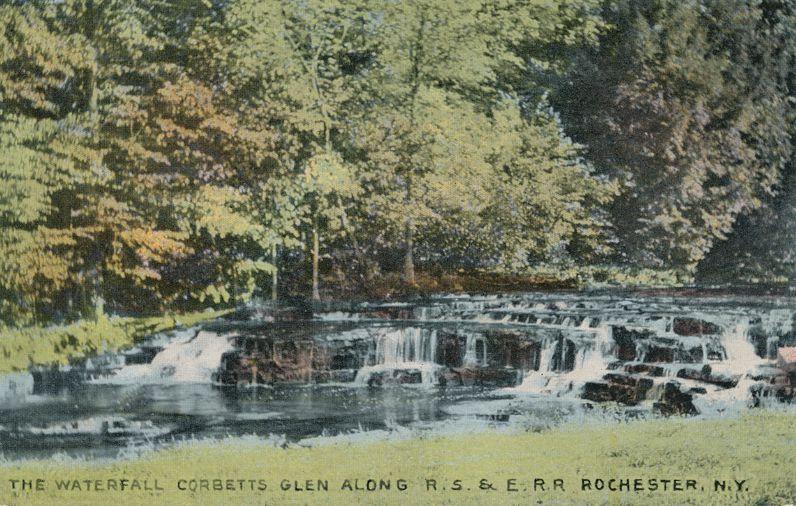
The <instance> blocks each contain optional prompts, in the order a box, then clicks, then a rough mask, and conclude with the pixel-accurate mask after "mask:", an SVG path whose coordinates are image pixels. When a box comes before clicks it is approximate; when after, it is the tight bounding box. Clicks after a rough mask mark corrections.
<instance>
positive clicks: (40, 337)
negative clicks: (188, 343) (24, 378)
mask: <svg viewBox="0 0 796 506" xmlns="http://www.w3.org/2000/svg"><path fill="white" fill-rule="evenodd" d="M226 312H228V311H197V312H194V313H186V314H181V315H174V314H172V315H162V316H153V317H137V318H136V317H126V318H121V317H111V318H100V319H99V320H97V321H90V320H82V321H79V322H76V323H73V324H70V325H59V326H50V327H25V328H0V374H1V373H7V372H14V371H25V370H27V369H28V368H29V367H30V366H32V365H64V364H67V363H69V361H70V360H73V359H77V358H81V357H85V356H91V355H94V354H96V353H102V352H105V351H115V350H119V349H122V348H125V347H129V346H131V345H133V344H134V343H135V342H136V340H137V339H140V338H142V337H145V336H148V335H150V334H153V333H156V332H160V331H163V330H168V329H170V328H174V327H176V326H178V325H184V326H191V325H194V324H196V323H198V322H201V321H204V320H209V319H213V318H217V317H218V316H221V315H223V314H225V313H226Z"/></svg>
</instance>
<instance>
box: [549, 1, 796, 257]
mask: <svg viewBox="0 0 796 506" xmlns="http://www.w3.org/2000/svg"><path fill="white" fill-rule="evenodd" d="M776 9H777V7H775V6H767V5H765V4H764V3H756V2H747V1H744V0H733V1H711V0H702V1H698V2H679V1H669V0H646V1H643V2H627V1H615V2H607V3H606V6H605V9H604V13H605V17H606V20H607V21H608V22H609V23H610V24H611V25H612V29H611V30H609V31H607V32H606V33H605V35H604V36H603V38H602V41H601V45H600V49H599V51H598V52H596V53H592V52H591V51H586V54H585V55H583V56H582V60H581V61H580V62H579V63H580V65H579V66H578V67H577V68H576V70H575V72H574V73H573V76H572V77H573V83H574V84H572V85H567V86H565V87H564V89H563V92H562V94H561V103H562V104H563V107H564V108H565V109H566V110H567V114H566V117H567V122H568V123H569V124H570V125H571V131H572V132H573V134H574V135H575V137H576V138H577V139H578V140H580V141H581V142H584V143H585V144H587V145H588V146H589V147H590V150H589V154H590V156H591V157H592V158H593V159H594V161H595V163H596V164H597V166H598V168H599V169H600V170H601V171H602V172H603V173H605V174H609V175H611V176H612V177H614V178H615V179H616V181H617V182H618V183H619V184H620V188H621V190H620V191H621V193H620V196H619V197H618V198H617V199H615V200H614V205H613V207H612V215H611V218H612V220H613V222H614V224H615V225H616V231H617V235H618V238H619V240H620V242H621V243H622V244H623V245H624V246H625V248H626V256H624V257H623V258H624V260H625V261H628V262H630V263H637V264H641V265H647V266H656V267H668V268H676V269H681V270H683V271H686V272H693V271H694V269H695V268H696V266H697V263H698V262H699V261H700V260H701V259H703V258H704V256H705V255H706V253H707V252H708V251H710V249H711V248H712V247H713V245H714V244H715V243H716V242H718V241H721V240H724V239H726V238H727V235H728V234H729V232H730V231H731V230H732V227H733V225H734V223H735V222H736V220H737V219H738V218H739V216H742V215H745V214H748V213H750V212H752V211H754V210H756V209H758V208H760V207H761V206H763V205H764V204H765V202H766V201H767V200H769V199H770V197H771V195H772V194H773V193H774V192H775V191H776V188H777V185H778V183H779V182H780V180H781V176H782V173H783V170H784V169H785V167H786V166H787V164H788V163H789V160H790V157H791V149H792V148H791V140H790V132H789V124H790V120H789V118H791V117H792V116H791V115H792V112H793V101H792V99H789V98H788V90H787V87H786V84H787V83H786V82H785V80H784V79H783V71H785V72H787V70H786V69H788V68H792V61H793V60H792V54H793V52H792V49H788V48H787V47H786V45H787V44H792V42H790V41H789V40H788V39H787V38H786V37H783V33H782V31H781V25H782V24H783V23H788V22H789V23H792V16H793V12H792V6H791V12H790V14H786V13H785V12H784V11H786V10H787V8H783V9H781V12H780V13H779V17H780V18H781V19H779V20H778V19H777V18H776V17H774V16H773V15H772V14H773V13H774V11H776ZM788 16H790V18H788ZM789 19H790V21H789ZM788 54H790V56H788ZM791 92H792V90H791ZM592 97H594V99H592ZM567 99H569V100H571V101H569V100H567Z"/></svg>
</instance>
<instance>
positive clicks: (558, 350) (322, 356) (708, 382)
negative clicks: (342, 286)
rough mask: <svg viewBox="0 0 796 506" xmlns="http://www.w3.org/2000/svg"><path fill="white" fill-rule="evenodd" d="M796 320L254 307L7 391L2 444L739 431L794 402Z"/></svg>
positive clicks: (526, 297)
mask: <svg viewBox="0 0 796 506" xmlns="http://www.w3.org/2000/svg"><path fill="white" fill-rule="evenodd" d="M795 316H796V309H795V308H794V304H793V300H792V299H790V298H787V297H783V298H774V297H726V296H725V297H709V296H701V297H689V298H684V297H677V296H668V295H663V296H662V295H657V296H642V295H638V294H628V293H622V294H618V293H602V294H594V293H592V294H583V293H528V294H514V295H505V296H440V297H434V298H428V299H421V300H414V301H405V302H390V303H384V302H368V303H358V304H353V303H352V304H334V305H332V304H330V305H328V306H327V307H325V308H323V310H317V308H316V311H309V310H308V309H307V308H303V309H302V308H282V309H280V310H278V311H263V310H262V308H260V307H257V306H252V307H249V308H245V309H244V310H242V311H240V312H238V313H237V314H236V315H235V316H234V317H233V318H232V319H228V320H224V321H216V322H213V323H210V324H206V325H204V326H202V327H197V328H191V329H184V330H181V331H178V332H172V333H168V334H160V335H156V336H152V337H151V338H150V339H147V340H145V341H142V342H141V343H139V344H138V346H136V347H135V348H133V349H130V350H127V351H125V352H123V353H119V354H108V355H103V356H98V357H93V358H90V359H85V360H82V361H80V362H77V363H74V364H72V365H71V366H69V367H65V368H59V369H45V368H36V369H33V370H31V371H30V372H29V373H18V374H16V375H13V376H7V377H5V378H4V379H3V380H2V382H1V383H2V385H0V393H2V396H3V399H4V400H5V404H4V408H2V409H1V410H0V442H1V443H2V444H3V452H4V453H5V454H7V455H11V456H23V455H38V454H47V453H55V452H57V451H60V450H63V451H67V452H73V453H78V454H80V453H86V452H88V453H91V452H92V451H96V452H99V453H107V452H112V451H118V449H119V448H120V447H128V446H130V445H136V444H144V443H146V444H152V443H155V444H161V443H164V444H165V443H166V442H168V441H170V440H174V439H175V438H185V437H221V436H223V435H241V434H257V435H271V434H284V435H286V436H287V437H288V438H294V439H301V438H304V437H316V436H319V435H324V434H339V433H345V432H347V431H348V432H351V431H368V430H376V429H395V428H396V427H414V428H418V427H429V426H433V425H436V426H439V425H440V424H460V425H461V424H464V425H470V426H484V427H487V426H488V427H494V426H495V424H511V423H519V422H522V423H534V424H541V425H545V424H547V422H550V423H560V421H562V420H566V419H570V418H572V417H578V416H590V415H589V413H603V414H605V413H610V414H611V416H618V417H620V418H621V417H631V416H632V417H637V416H671V415H693V416H723V415H724V414H726V413H727V412H728V411H733V410H739V409H747V408H749V407H759V406H765V405H790V403H791V402H792V400H793V397H794V385H796V378H794V364H793V363H792V360H791V358H789V357H791V356H792V355H791V354H790V351H789V350H790V349H791V348H792V347H793V346H794V345H796V319H794V318H795ZM528 420H533V422H529V421H528Z"/></svg>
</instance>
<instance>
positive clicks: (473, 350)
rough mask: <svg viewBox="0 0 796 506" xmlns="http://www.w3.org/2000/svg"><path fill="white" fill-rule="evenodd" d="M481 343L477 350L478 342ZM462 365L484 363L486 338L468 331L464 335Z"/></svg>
mask: <svg viewBox="0 0 796 506" xmlns="http://www.w3.org/2000/svg"><path fill="white" fill-rule="evenodd" d="M479 342H480V343H481V350H480V352H479V350H478V343H479ZM462 362H463V363H464V365H469V366H479V365H485V364H486V340H485V339H484V337H483V336H482V335H480V334H475V333H471V332H468V333H467V334H466V336H465V344H464V359H463V361H462Z"/></svg>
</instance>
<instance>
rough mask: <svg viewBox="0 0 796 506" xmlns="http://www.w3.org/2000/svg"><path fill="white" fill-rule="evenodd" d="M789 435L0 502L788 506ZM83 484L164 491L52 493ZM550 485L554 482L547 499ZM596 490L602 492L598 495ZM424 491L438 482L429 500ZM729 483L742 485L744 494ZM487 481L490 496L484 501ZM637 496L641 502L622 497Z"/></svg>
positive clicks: (281, 453)
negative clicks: (374, 486)
mask: <svg viewBox="0 0 796 506" xmlns="http://www.w3.org/2000/svg"><path fill="white" fill-rule="evenodd" d="M795 428H796V415H794V414H786V413H781V412H780V413H773V412H764V411H760V412H753V413H749V414H746V415H744V416H742V417H741V418H740V419H735V420H717V421H698V420H682V419H676V420H675V419H672V420H668V421H664V420H659V421H648V422H634V423H631V424H625V425H611V426H599V427H592V426H586V427H578V426H567V427H563V428H559V429H554V430H552V431H547V432H542V433H520V434H489V433H483V434H476V435H457V436H451V437H445V438H430V439H411V440H402V441H392V442H388V441H384V442H356V443H335V444H330V445H328V446H319V447H314V448H303V447H289V448H287V449H281V448H275V447H273V446H270V445H268V444H266V443H257V442H251V441H248V442H242V441H239V440H231V441H228V442H223V443H218V444H215V445H210V444H203V445H194V446H188V447H182V448H178V449H170V450H164V451H160V452H156V453H152V454H149V455H147V456H145V457H142V458H139V459H135V460H129V461H116V462H113V463H104V464H89V463H73V462H71V461H70V462H61V463H52V462H28V463H24V464H5V465H3V466H2V467H0V475H2V482H0V497H2V498H3V499H4V500H5V502H8V503H12V504H13V503H20V504H27V503H31V504H118V505H122V504H187V503H199V504H286V503H287V504H329V503H332V504H353V503H360V502H362V503H368V504H432V503H435V504H440V503H448V504H476V503H478V504H532V503H536V504H700V505H701V504H776V505H784V504H790V503H794V502H796V431H795V430H794V429H795ZM37 478H38V479H41V480H43V481H42V482H40V483H41V487H42V488H44V489H45V490H43V491H32V492H23V493H21V494H17V493H14V492H13V491H12V489H11V482H10V480H21V479H26V480H32V479H37ZM87 479H89V480H100V481H101V483H100V485H101V488H104V489H107V488H108V487H109V486H110V485H112V484H115V485H116V487H117V488H118V487H120V486H121V485H120V483H121V482H120V480H122V479H126V480H129V481H128V482H127V483H126V485H125V487H126V488H128V489H129V488H130V487H132V486H134V484H136V483H137V485H138V486H139V487H141V488H144V486H145V485H144V480H147V482H146V486H147V487H149V488H155V480H157V487H158V488H162V489H163V490H157V491H155V490H152V491H144V490H125V491H124V492H122V491H108V490H105V491H93V490H91V491H86V488H87V485H86V484H85V483H83V484H81V489H82V490H81V491H74V490H73V491H58V490H56V488H57V487H56V480H87ZM109 479H110V480H112V482H111V483H110V484H109V483H108V480H109ZM368 479H374V480H376V481H377V482H378V481H379V480H383V481H384V485H386V484H387V482H389V484H390V488H389V490H377V491H367V490H356V488H357V487H359V488H367V486H368V484H367V480H368ZM556 479H558V480H561V481H560V482H558V484H559V487H557V489H556V490H553V489H552V488H553V485H554V484H555V483H554V480H556ZM598 479H601V480H604V483H603V485H602V488H603V490H595V488H599V487H600V483H599V482H598V481H597V480H598ZM611 479H615V480H622V479H627V480H630V481H629V482H625V483H629V487H630V488H631V491H626V490H625V491H618V490H617V491H610V490H608V488H609V487H613V488H618V487H619V486H620V485H621V486H622V487H623V488H624V487H625V486H626V485H625V484H623V483H620V482H618V481H614V482H609V481H608V480H611ZM132 480H138V481H137V482H133V481H132ZM192 480H193V481H192ZM202 480H204V481H202ZM259 480H262V481H259ZM283 480H286V481H284V482H283ZM307 480H309V481H310V482H311V483H312V485H310V484H307ZM318 480H322V483H318ZM346 480H349V481H346ZM355 480H358V481H355ZM399 480H401V481H399ZM426 480H435V482H436V487H437V491H433V490H429V489H430V488H432V487H431V484H430V482H427V481H426ZM454 480H460V481H459V482H455V481H454ZM482 480H485V481H483V482H482ZM509 480H515V481H513V482H510V481H509ZM534 480H537V481H535V484H536V490H534ZM539 480H544V483H542V481H539ZM582 480H590V483H591V487H592V490H582V488H583V481H582ZM634 480H639V481H638V482H636V481H634ZM650 480H657V481H656V482H655V483H656V485H657V487H658V490H655V491H653V490H650V489H651V488H653V484H652V482H651V481H650ZM664 480H671V481H666V482H665V481H664ZM674 480H679V481H674ZM689 480H691V481H689ZM715 480H720V481H722V482H726V487H727V490H725V491H721V490H719V491H716V490H715ZM735 480H738V481H741V480H743V483H742V484H741V486H740V491H738V488H739V487H738V486H737V484H736V481H735ZM295 482H298V483H299V485H298V486H299V487H300V488H302V489H308V488H311V487H314V488H323V485H324V483H326V484H327V486H328V491H326V490H321V491H309V490H304V491H295V490H288V491H283V490H281V488H282V487H281V486H282V484H283V483H284V484H285V486H287V485H289V486H290V488H292V489H295V488H296V485H295ZM371 483H373V482H371ZM487 483H489V484H491V485H492V486H493V487H494V490H484V489H483V488H486V487H487ZM346 484H348V485H350V486H346ZM542 485H543V486H544V490H542ZM561 485H562V486H563V491H562V490H561V488H562V486H561ZM17 486H18V487H19V486H20V484H19V483H17ZM89 486H90V487H91V488H92V489H93V488H94V487H95V486H96V483H91V484H89ZM263 486H265V490H258V488H261V487H263ZM636 486H638V487H639V488H642V489H644V490H639V491H634V490H632V489H633V488H634V487H636ZM34 487H35V483H34ZM443 487H445V490H444V491H443V490H442V488H443ZM664 487H666V488H667V490H666V491H664ZM180 488H187V489H190V488H196V489H197V490H196V491H191V490H180ZM215 488H221V489H222V490H215ZM228 488H229V489H228ZM349 488H350V489H351V490H349ZM454 488H461V490H452V489H454ZM509 488H512V489H515V490H516V491H513V490H512V491H510V490H508V489H509ZM679 488H682V489H683V490H677V489H679ZM230 489H231V490H230ZM241 489H243V490H241ZM252 489H253V490H252ZM400 489H403V490H400Z"/></svg>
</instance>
